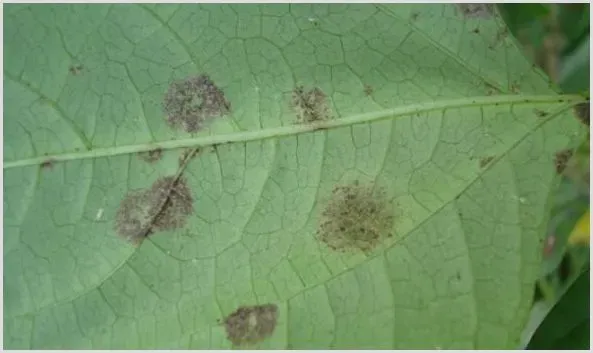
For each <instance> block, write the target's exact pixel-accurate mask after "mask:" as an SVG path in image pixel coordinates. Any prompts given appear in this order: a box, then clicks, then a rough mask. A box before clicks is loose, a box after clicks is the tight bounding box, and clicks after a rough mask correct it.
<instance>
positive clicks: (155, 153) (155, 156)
mask: <svg viewBox="0 0 593 353" xmlns="http://www.w3.org/2000/svg"><path fill="white" fill-rule="evenodd" d="M162 155H163V150H162V149H161V148H155V149H153V150H150V151H148V152H140V153H138V157H139V158H140V159H142V160H143V161H145V162H147V163H155V162H157V161H159V160H160V159H161V157H162Z"/></svg>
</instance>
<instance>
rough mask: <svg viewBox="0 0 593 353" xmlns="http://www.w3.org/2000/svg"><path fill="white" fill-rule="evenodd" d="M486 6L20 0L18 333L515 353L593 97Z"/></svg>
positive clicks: (11, 300)
mask: <svg viewBox="0 0 593 353" xmlns="http://www.w3.org/2000/svg"><path fill="white" fill-rule="evenodd" d="M478 10H479V11H478ZM478 10H476V8H473V7H472V8H462V7H458V6H456V5H452V4H438V5H403V4H395V5H379V6H375V5H368V4H366V5H352V4H349V5H329V4H323V5H304V4H302V5H301V4H290V5H289V4H282V5H218V4H208V5H127V4H126V5H123V4H121V5H60V6H54V5H7V6H5V17H4V47H5V56H4V102H5V106H4V109H5V110H4V130H5V134H4V191H5V193H4V268H5V269H6V270H5V274H4V345H5V348H7V349H16V348H35V349H50V348H61V349H64V348H72V349H74V348H79V349H90V348H102V349H115V348H117V349H125V348H135V349H158V348H168V349H175V348H185V349H198V348H230V347H232V346H233V345H235V346H238V347H239V348H243V347H244V346H249V347H255V348H276V349H282V348H293V349H297V348H300V349H305V348H316V349H323V348H389V349H397V348H408V349H411V348H428V349H432V348H435V347H440V348H443V349H444V348H492V349H494V348H514V347H516V346H517V344H518V342H519V339H520V335H521V330H522V329H523V326H524V325H525V323H526V321H527V318H528V313H529V310H530V304H531V297H532V291H533V286H534V283H535V281H536V279H537V277H538V274H539V265H540V261H541V252H542V240H543V235H544V229H545V226H546V224H547V218H548V215H549V211H550V201H549V196H550V192H551V190H553V188H554V186H555V185H556V184H557V180H558V178H557V175H556V170H555V166H554V156H555V154H556V152H557V151H560V150H564V149H566V148H573V147H575V146H578V145H579V143H580V142H581V141H582V140H583V138H584V137H585V134H586V130H585V128H583V126H582V125H581V124H580V123H579V122H578V121H577V120H576V119H575V118H574V116H573V115H572V114H573V113H572V109H571V107H572V106H573V105H574V104H577V103H580V102H582V101H583V99H582V98H581V97H579V96H571V95H564V96H559V95H557V94H556V93H555V92H554V91H552V90H551V89H550V88H549V87H548V80H547V78H546V77H543V76H542V75H541V74H540V73H539V72H538V71H537V70H535V69H533V68H532V65H531V64H530V63H529V62H528V61H527V60H526V59H525V58H524V57H523V55H521V53H520V51H519V50H518V49H517V47H516V46H515V44H514V42H513V41H512V40H509V38H508V37H507V36H506V35H505V34H504V31H501V30H502V29H503V24H502V21H501V20H500V19H499V18H497V17H495V16H494V15H493V14H492V11H491V8H490V7H488V6H486V7H484V8H481V9H478ZM204 104H205V105H204ZM165 108H166V109H167V111H166V112H165V111H164V109H165ZM345 216H346V217H345ZM145 236H148V238H146V239H145V238H144V237H145ZM227 329H228V330H230V331H232V332H231V334H228V333H227V332H226V330H227Z"/></svg>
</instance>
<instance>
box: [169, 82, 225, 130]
mask: <svg viewBox="0 0 593 353" xmlns="http://www.w3.org/2000/svg"><path fill="white" fill-rule="evenodd" d="M163 107H164V110H165V113H166V114H167V122H168V123H169V125H170V126H171V127H173V128H177V129H183V130H185V131H187V132H196V131H198V130H200V129H201V128H202V127H203V126H204V124H205V123H206V122H207V121H208V120H210V119H212V118H215V117H218V116H222V115H225V114H228V113H229V112H230V110H231V104H230V103H229V102H228V101H227V100H226V98H225V96H224V93H223V92H222V90H220V88H218V87H217V86H216V85H215V84H214V82H212V80H211V79H210V78H209V77H208V76H206V75H200V76H196V77H190V78H187V79H184V80H179V81H175V82H173V83H172V84H171V85H170V86H169V90H168V91H167V93H166V94H165V99H164V102H163Z"/></svg>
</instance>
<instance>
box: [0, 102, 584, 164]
mask: <svg viewBox="0 0 593 353" xmlns="http://www.w3.org/2000/svg"><path fill="white" fill-rule="evenodd" d="M584 101H585V99H584V98H583V97H581V96H579V95H496V96H477V97H467V98H458V99H444V100H437V101H433V102H423V103H415V104H410V105H405V106H401V107H397V108H392V109H386V110H379V111H375V112H370V113H364V114H358V115H352V116H349V117H344V118H340V119H336V120H329V121H323V122H317V123H312V124H295V125H289V126H281V127H274V128H269V129H262V130H254V131H243V132H235V133H229V134H221V135H209V136H196V137H192V138H187V139H180V140H169V141H162V142H156V143H144V144H136V145H125V146H116V147H107V148H97V149H92V150H89V151H80V152H69V153H63V154H55V155H47V156H40V157H33V158H25V159H20V160H12V161H10V160H9V161H4V169H10V168H16V167H24V166H30V165H37V164H42V163H44V162H46V161H52V162H63V161H70V160H77V159H91V158H100V157H111V156H118V155H124V154H131V153H138V152H148V151H151V150H154V149H157V148H160V149H162V150H171V149H178V148H185V147H208V146H217V145H222V144H228V143H245V142H250V141H258V140H266V139H271V138H279V137H285V136H293V135H299V134H304V133H308V132H313V131H318V130H326V129H336V128H341V127H346V126H353V125H358V124H364V123H373V122H378V121H382V120H386V119H390V118H403V117H408V116H411V115H414V114H422V113H430V112H434V111H441V110H443V111H444V110H447V109H456V108H469V107H475V106H493V105H494V106H496V105H503V104H504V105H515V104H519V105H523V104H539V103H548V104H549V103H571V104H578V103H581V102H584Z"/></svg>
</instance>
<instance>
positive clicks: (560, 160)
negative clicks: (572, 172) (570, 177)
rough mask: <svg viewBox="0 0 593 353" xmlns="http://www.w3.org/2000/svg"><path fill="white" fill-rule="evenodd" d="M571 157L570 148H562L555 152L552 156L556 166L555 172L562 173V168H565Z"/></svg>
mask: <svg viewBox="0 0 593 353" xmlns="http://www.w3.org/2000/svg"><path fill="white" fill-rule="evenodd" d="M571 157H572V150H562V151H560V152H558V153H556V157H555V158H554V165H555V166H556V173H558V174H562V172H563V171H564V169H566V165H567V164H568V161H569V160H570V158H571Z"/></svg>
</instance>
